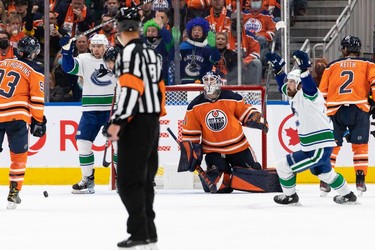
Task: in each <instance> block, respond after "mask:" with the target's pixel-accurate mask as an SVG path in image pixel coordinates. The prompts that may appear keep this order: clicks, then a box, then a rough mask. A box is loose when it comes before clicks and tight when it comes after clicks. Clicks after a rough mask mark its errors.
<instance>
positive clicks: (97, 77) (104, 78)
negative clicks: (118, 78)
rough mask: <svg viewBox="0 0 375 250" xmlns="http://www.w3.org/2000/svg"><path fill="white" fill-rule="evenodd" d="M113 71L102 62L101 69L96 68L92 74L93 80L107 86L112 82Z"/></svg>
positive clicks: (97, 83)
mask: <svg viewBox="0 0 375 250" xmlns="http://www.w3.org/2000/svg"><path fill="white" fill-rule="evenodd" d="M112 75H113V73H112V71H110V70H108V69H106V68H105V67H104V65H103V64H100V67H99V69H95V71H94V73H92V75H91V81H92V82H93V83H94V84H96V85H99V86H107V85H110V84H112V81H111V77H112Z"/></svg>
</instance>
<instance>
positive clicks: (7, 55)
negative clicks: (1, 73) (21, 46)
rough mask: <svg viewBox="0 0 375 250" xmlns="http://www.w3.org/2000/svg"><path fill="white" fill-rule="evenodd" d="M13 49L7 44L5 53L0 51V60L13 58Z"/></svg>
mask: <svg viewBox="0 0 375 250" xmlns="http://www.w3.org/2000/svg"><path fill="white" fill-rule="evenodd" d="M14 50H15V48H13V47H10V46H9V49H8V50H7V51H6V52H5V53H1V52H0V61H1V60H4V59H15V58H16V56H15V51H14Z"/></svg>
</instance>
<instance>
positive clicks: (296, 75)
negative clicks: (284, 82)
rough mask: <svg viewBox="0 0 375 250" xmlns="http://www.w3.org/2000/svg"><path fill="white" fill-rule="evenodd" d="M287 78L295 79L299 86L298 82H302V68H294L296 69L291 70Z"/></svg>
mask: <svg viewBox="0 0 375 250" xmlns="http://www.w3.org/2000/svg"><path fill="white" fill-rule="evenodd" d="M286 78H287V79H288V80H294V82H295V83H296V85H297V86H298V84H299V83H300V82H301V70H300V69H294V70H292V71H290V72H289V73H288V75H287V76H286ZM297 86H296V87H297Z"/></svg>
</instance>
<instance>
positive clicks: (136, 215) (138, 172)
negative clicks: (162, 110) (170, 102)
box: [117, 114, 160, 240]
mask: <svg viewBox="0 0 375 250" xmlns="http://www.w3.org/2000/svg"><path fill="white" fill-rule="evenodd" d="M159 126H160V125H159V115H157V114H137V115H135V116H134V117H133V119H132V120H131V121H130V122H129V123H128V124H126V126H125V127H124V128H122V129H121V131H120V139H119V142H118V165H117V189H118V193H119V195H120V198H121V200H122V202H123V203H124V205H125V207H126V210H127V211H128V214H129V218H128V221H127V232H128V233H129V234H130V239H131V240H147V239H157V233H156V227H155V224H154V219H155V212H154V210H153V203H154V196H155V195H154V186H153V182H154V178H155V175H156V172H157V169H158V145H159Z"/></svg>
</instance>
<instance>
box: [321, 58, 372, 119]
mask: <svg viewBox="0 0 375 250" xmlns="http://www.w3.org/2000/svg"><path fill="white" fill-rule="evenodd" d="M319 89H320V91H321V92H322V94H323V96H324V98H326V101H327V108H328V110H327V115H329V116H331V115H334V114H335V113H336V111H337V110H338V109H339V108H340V107H341V105H344V104H355V105H357V106H358V108H360V109H361V110H363V111H365V112H369V110H370V105H369V104H368V96H369V93H371V94H372V96H373V97H375V64H374V63H373V62H371V61H369V60H367V59H364V58H349V57H346V58H342V59H339V60H336V61H333V62H332V63H330V64H329V65H327V68H326V69H325V70H324V72H323V76H322V79H321V81H320V85H319Z"/></svg>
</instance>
